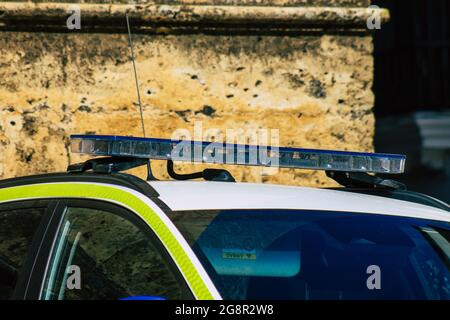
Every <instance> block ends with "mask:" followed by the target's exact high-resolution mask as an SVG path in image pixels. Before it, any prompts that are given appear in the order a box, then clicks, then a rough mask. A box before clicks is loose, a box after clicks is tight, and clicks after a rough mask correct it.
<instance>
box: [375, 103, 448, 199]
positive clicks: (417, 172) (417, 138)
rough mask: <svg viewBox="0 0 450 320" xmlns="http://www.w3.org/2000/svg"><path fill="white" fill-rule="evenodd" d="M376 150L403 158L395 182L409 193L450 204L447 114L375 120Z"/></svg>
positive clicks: (421, 114) (427, 113) (419, 113)
mask: <svg viewBox="0 0 450 320" xmlns="http://www.w3.org/2000/svg"><path fill="white" fill-rule="evenodd" d="M375 150H376V151H377V152H383V153H400V154H406V156H407V162H406V171H405V174H403V175H399V176H398V177H395V179H396V180H399V181H401V182H403V183H405V184H406V185H407V186H408V189H409V190H412V191H418V192H421V193H425V194H427V195H430V196H432V197H435V198H438V199H440V200H443V201H445V202H447V203H450V112H417V113H413V114H407V115H403V116H393V117H387V118H380V119H378V120H377V124H376V128H375Z"/></svg>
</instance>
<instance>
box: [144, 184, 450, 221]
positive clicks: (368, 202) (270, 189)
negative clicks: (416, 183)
mask: <svg viewBox="0 0 450 320" xmlns="http://www.w3.org/2000/svg"><path fill="white" fill-rule="evenodd" d="M149 183H150V185H151V186H152V187H153V188H154V189H155V190H156V191H157V192H158V193H159V194H160V199H161V200H162V201H163V202H164V203H165V204H166V205H167V206H168V207H169V208H170V209H171V210H173V211H184V210H208V209H209V210H214V209H222V210H224V209H228V210H231V209H292V210H320V211H329V212H352V213H369V214H383V215H392V216H402V217H412V218H420V219H429V220H437V221H445V222H450V212H448V211H445V210H441V209H438V208H435V207H431V206H427V205H422V204H418V203H415V202H409V201H403V200H396V199H390V198H386V197H380V196H373V195H366V194H361V193H353V192H343V191H339V190H329V189H318V188H305V187H294V186H283V185H270V184H253V183H230V182H201V181H154V182H149Z"/></svg>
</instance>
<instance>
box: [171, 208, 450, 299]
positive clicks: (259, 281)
mask: <svg viewBox="0 0 450 320" xmlns="http://www.w3.org/2000/svg"><path fill="white" fill-rule="evenodd" d="M170 217H171V219H172V221H173V222H174V223H175V224H176V226H177V227H178V228H179V230H180V231H181V233H182V234H183V235H184V237H185V238H186V240H187V241H188V242H189V244H190V245H191V246H192V248H193V250H194V251H195V253H196V254H197V256H198V258H199V259H200V261H201V263H202V264H203V265H204V267H205V269H206V271H207V272H208V274H209V275H210V277H211V279H212V280H213V282H214V283H215V285H216V287H217V288H218V290H219V292H220V293H221V295H222V297H223V298H225V299H305V300H324V299H338V300H349V299H350V300H354V299H433V300H440V299H445V300H448V299H450V272H449V265H450V245H449V241H450V224H449V223H448V222H437V221H431V220H423V219H415V218H405V217H397V216H386V215H374V214H361V213H342V212H319V211H299V210H206V211H178V212H173V213H171V215H170Z"/></svg>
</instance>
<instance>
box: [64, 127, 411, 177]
mask: <svg viewBox="0 0 450 320" xmlns="http://www.w3.org/2000/svg"><path fill="white" fill-rule="evenodd" d="M71 151H72V152H73V153H82V154H90V155H95V156H114V157H134V158H145V159H155V160H172V161H186V162H198V163H220V164H231V165H247V166H264V167H279V168H298V169H312V170H327V171H346V172H373V173H390V174H396V173H403V172H404V169H405V162H406V156H403V155H394V154H377V153H359V152H346V151H327V150H314V149H300V148H282V147H270V146H256V145H244V144H228V143H218V142H200V141H187V140H180V141H177V140H168V139H153V138H137V137H126V136H101V135H72V136H71Z"/></svg>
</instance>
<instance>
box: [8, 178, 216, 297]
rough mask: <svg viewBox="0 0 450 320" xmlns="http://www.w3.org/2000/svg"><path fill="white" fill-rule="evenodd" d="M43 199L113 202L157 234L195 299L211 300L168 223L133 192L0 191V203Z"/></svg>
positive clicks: (77, 188) (100, 187)
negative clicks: (84, 199)
mask: <svg viewBox="0 0 450 320" xmlns="http://www.w3.org/2000/svg"><path fill="white" fill-rule="evenodd" d="M42 198H86V199H96V200H103V201H108V202H113V203H116V204H119V205H122V206H124V207H126V208H128V209H130V210H131V211H133V212H135V213H136V214H138V215H139V216H140V217H141V218H142V219H143V220H144V221H145V222H146V223H147V224H148V225H149V226H150V227H151V228H152V230H153V231H154V232H155V234H156V235H157V236H158V238H159V239H160V240H161V242H162V243H163V244H164V246H165V247H166V248H167V250H168V251H169V254H170V255H171V256H172V258H173V259H174V261H175V263H176V264H177V266H178V268H179V269H180V271H181V273H182V274H183V276H184V278H185V279H186V281H187V283H188V285H189V287H190V288H191V290H192V292H193V294H194V296H195V297H196V298H197V299H200V300H212V299H214V295H213V293H212V292H211V290H210V289H209V288H208V286H207V285H206V283H205V281H204V280H203V279H202V277H201V276H200V273H199V271H198V270H197V269H196V268H195V266H194V264H193V262H192V261H191V259H190V257H189V256H188V254H187V253H186V250H185V249H184V248H183V246H182V245H181V244H180V242H179V240H178V239H177V238H176V237H175V236H174V235H173V233H172V232H171V230H170V229H169V227H168V226H167V225H166V223H165V222H164V221H163V220H162V219H161V217H160V216H159V215H158V214H157V213H156V212H155V210H153V209H152V208H151V207H150V206H149V205H148V204H147V203H145V201H143V200H142V199H140V197H139V196H137V195H136V194H135V193H134V192H133V191H132V190H128V189H126V188H123V187H118V186H113V185H106V184H97V183H71V182H60V183H43V184H34V185H24V186H17V187H9V188H3V189H0V203H1V202H10V201H16V200H28V199H42Z"/></svg>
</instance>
